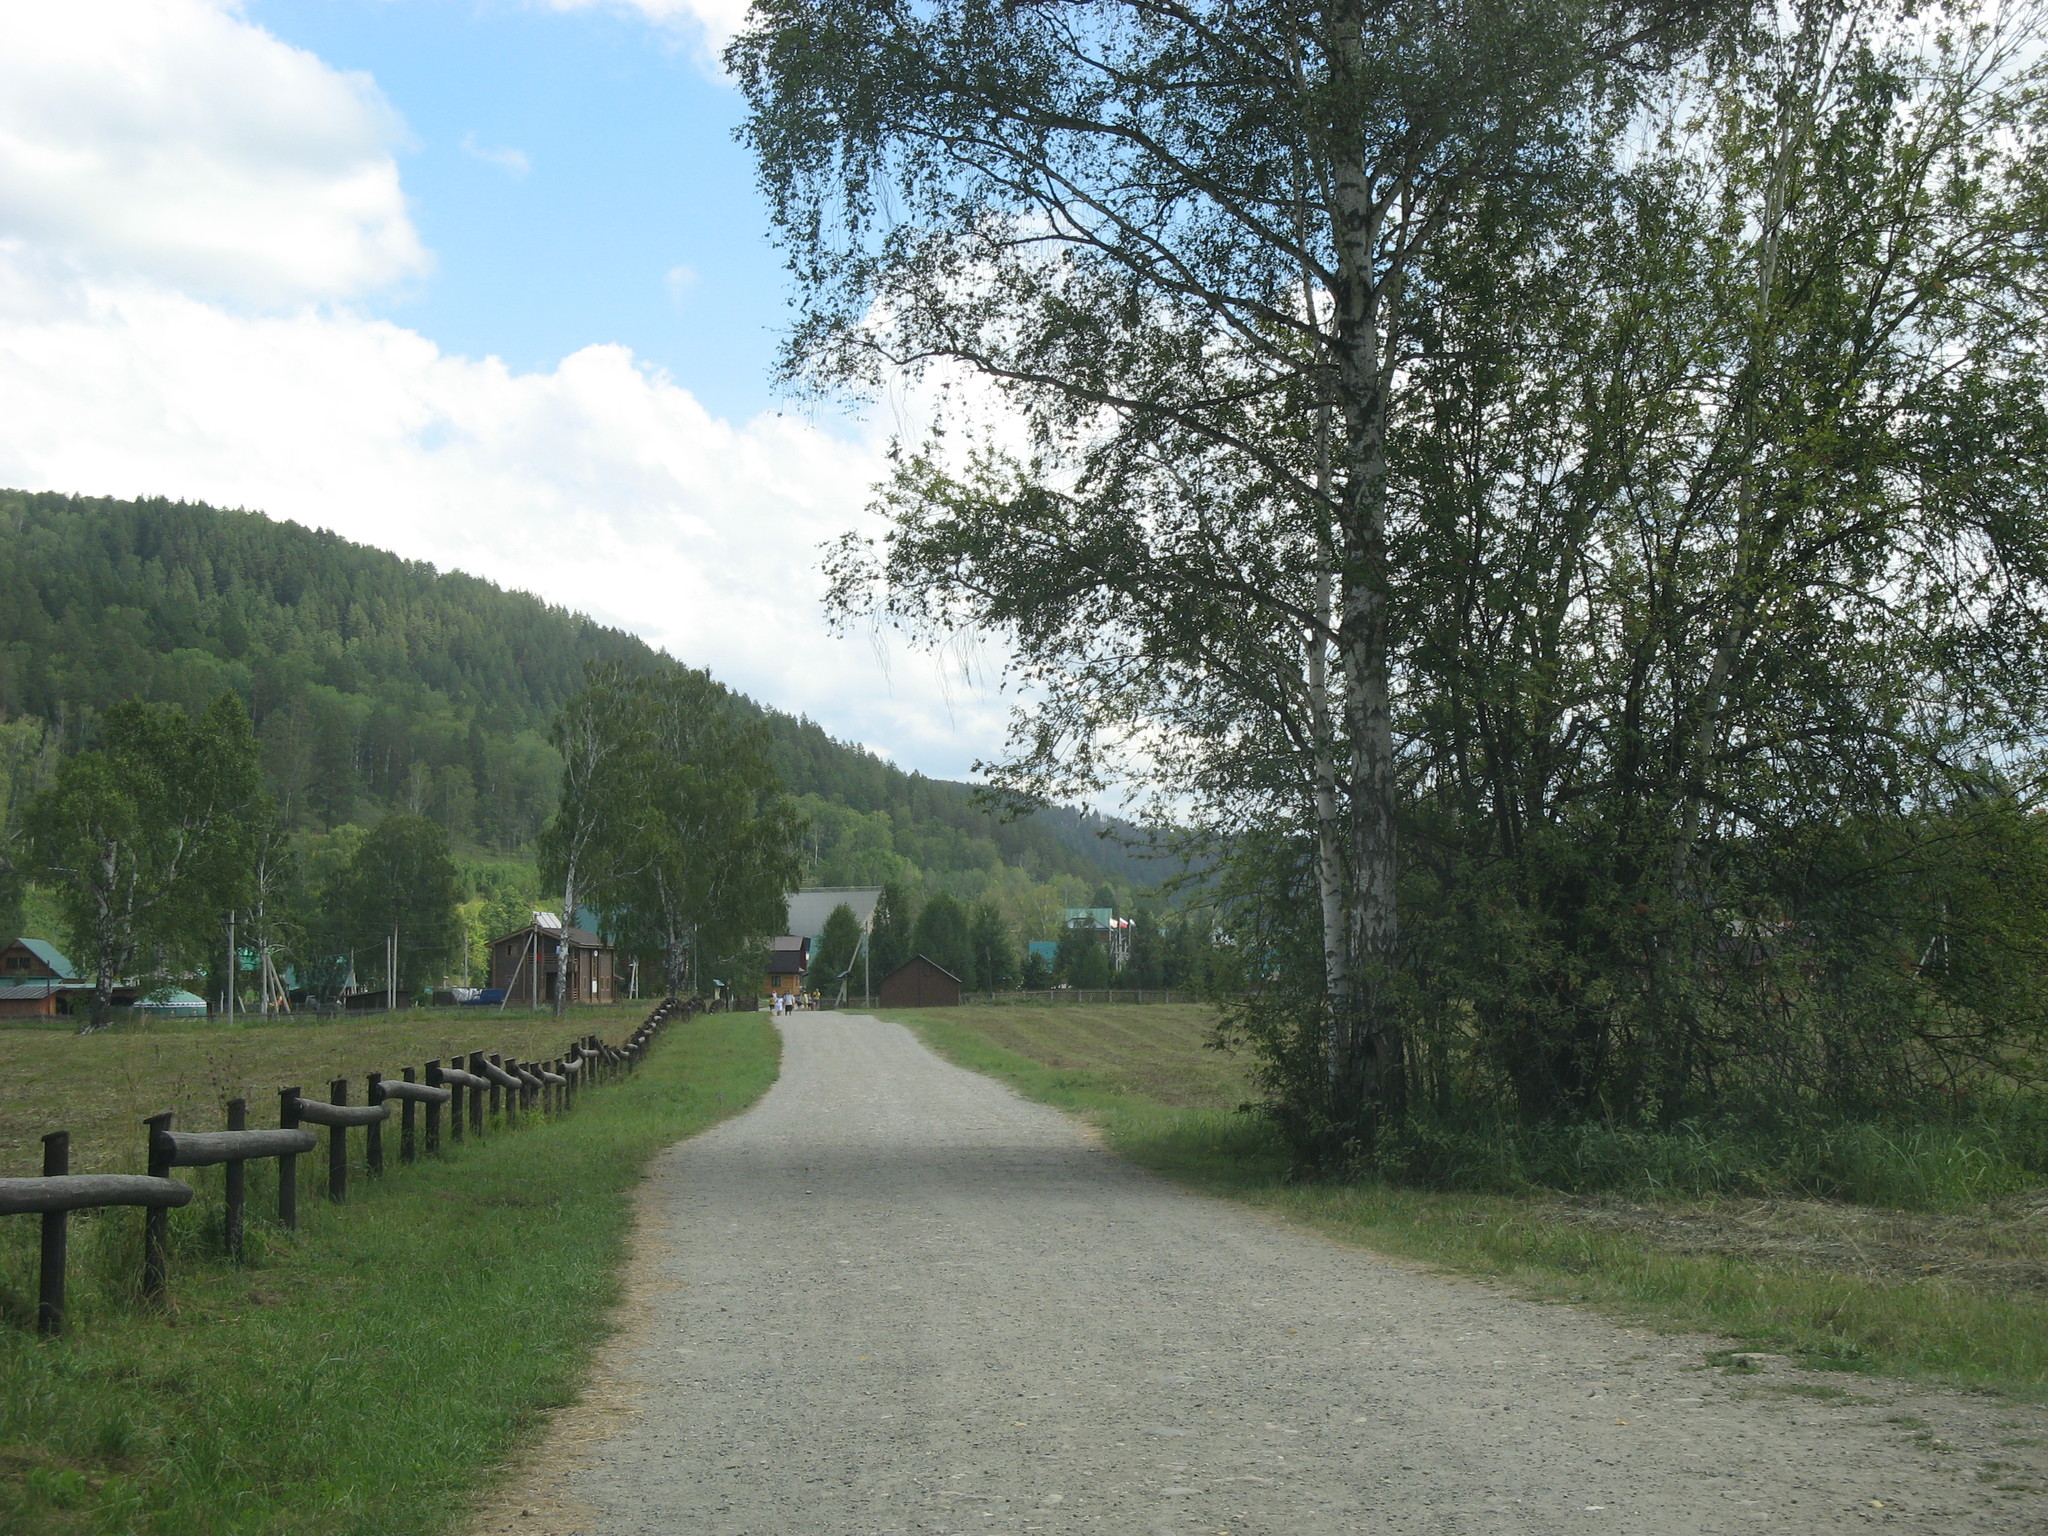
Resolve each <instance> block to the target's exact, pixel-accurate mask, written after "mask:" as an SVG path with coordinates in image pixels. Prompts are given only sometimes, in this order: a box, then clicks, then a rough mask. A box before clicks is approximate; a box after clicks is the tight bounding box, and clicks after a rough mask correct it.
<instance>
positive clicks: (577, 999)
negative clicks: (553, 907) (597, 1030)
mask: <svg viewBox="0 0 2048 1536" xmlns="http://www.w3.org/2000/svg"><path fill="white" fill-rule="evenodd" d="M562 941H566V947H567V957H568V961H569V985H568V988H567V995H568V999H569V1001H570V1002H572V1003H615V1002H617V1001H618V1000H619V989H618V956H617V955H616V954H615V953H614V952H613V951H612V948H611V946H610V945H608V944H606V943H605V941H604V940H603V939H601V938H599V937H598V936H597V935H596V934H594V933H592V932H590V930H588V929H587V928H568V929H564V928H563V926H562V920H561V919H560V918H559V917H557V916H556V915H555V914H554V913H552V912H536V913H534V914H533V921H532V922H531V923H529V924H527V925H526V926H525V927H524V928H515V929H514V930H513V931H512V932H510V933H508V934H506V935H505V936H504V937H502V938H497V939H493V940H491V985H492V986H493V987H496V988H500V989H502V990H503V992H504V994H505V1001H506V1002H508V1003H521V1004H526V1005H529V1006H534V1007H538V1006H540V1005H542V1004H546V1003H552V1002H553V1001H554V998H555V971H556V966H557V964H558V961H557V949H558V947H559V944H560V943H561V942H562Z"/></svg>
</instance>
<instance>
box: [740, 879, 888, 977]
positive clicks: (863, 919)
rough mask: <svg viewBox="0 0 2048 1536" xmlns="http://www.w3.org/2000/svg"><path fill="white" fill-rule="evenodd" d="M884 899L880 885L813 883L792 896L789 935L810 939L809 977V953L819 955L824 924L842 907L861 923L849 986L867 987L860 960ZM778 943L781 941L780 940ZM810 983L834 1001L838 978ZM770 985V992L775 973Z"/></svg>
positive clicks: (808, 966)
mask: <svg viewBox="0 0 2048 1536" xmlns="http://www.w3.org/2000/svg"><path fill="white" fill-rule="evenodd" d="M881 902H882V888H881V887H880V886H879V885H814V886H812V887H810V888H809V889H807V890H802V891H798V892H797V893H796V894H795V895H793V896H791V897H790V898H789V934H788V935H787V937H790V938H799V939H805V940H808V941H809V946H810V947H809V950H808V951H807V953H806V955H805V961H804V966H805V973H806V977H807V979H808V973H809V969H810V956H811V955H815V954H817V952H818V950H819V947H820V946H821V945H822V944H823V943H824V941H825V924H826V922H827V921H829V920H830V918H831V916H832V914H833V913H834V912H836V911H837V910H838V909H839V908H840V907H842V906H843V907H845V908H847V909H848V910H849V911H851V912H852V913H853V920H854V921H855V922H856V923H858V924H859V925H860V945H859V947H858V948H856V949H855V950H854V965H853V968H852V972H851V974H850V975H849V976H848V978H847V981H848V986H849V989H850V990H851V991H854V992H865V991H866V990H867V983H866V981H865V979H864V974H863V972H862V970H861V964H860V962H861V959H862V957H863V956H864V954H865V952H866V949H867V942H868V935H869V934H870V933H871V932H872V931H873V930H874V926H875V908H876V907H878V906H880V905H881ZM776 942H777V943H780V942H782V941H781V940H779V939H778V940H777V941H776ZM771 953H772V952H771ZM811 985H812V986H813V987H814V988H815V989H816V990H818V991H819V992H823V993H825V994H827V996H826V999H825V1000H826V1001H827V1002H828V1003H829V1002H831V1001H832V994H836V993H837V992H838V990H839V977H838V976H837V975H832V976H818V977H816V978H815V979H812V980H811ZM768 988H769V990H770V991H771V992H772V991H774V990H775V982H774V979H773V976H772V975H771V977H770V979H769V983H768Z"/></svg>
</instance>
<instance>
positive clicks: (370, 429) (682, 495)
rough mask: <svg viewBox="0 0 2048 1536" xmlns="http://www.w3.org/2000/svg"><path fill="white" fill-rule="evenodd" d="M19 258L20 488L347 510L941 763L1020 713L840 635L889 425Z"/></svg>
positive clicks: (768, 694) (16, 457)
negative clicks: (63, 284) (821, 560)
mask: <svg viewBox="0 0 2048 1536" xmlns="http://www.w3.org/2000/svg"><path fill="white" fill-rule="evenodd" d="M6 275H7V266H6V263H5V261H4V260H0V420H5V421H6V422H7V423H8V430H7V432H6V433H5V434H0V485H8V486H18V487H24V488H28V489H50V490H62V491H71V492H78V493H82V494H92V495H114V496H142V495H165V496H174V497H188V498H192V499H195V500H205V501H210V502H213V503H215V504H217V505H224V506H245V507H251V508H255V509H258V510H261V511H265V512H268V513H270V514H271V515H273V516H276V517H286V518H292V519H294V520H296V521H300V522H305V523H310V524H314V525H316V526H320V527H326V528H332V529H334V530H336V531H337V532H339V533H342V534H344V535H346V536H347V537H349V538H352V539H357V540H360V541H363V542H365V543H369V544H374V545H377V546H379V547H380V548H384V549H390V550H395V551H397V552H398V553H400V554H402V555H405V556H407V557H409V558H413V559H423V560H430V561H432V562H434V563H435V564H436V565H439V566H441V567H443V568H450V567H454V568H459V569H462V570H465V571H470V572H472V573H474V574H476V575H480V576H484V577H487V578H489V579H491V580H494V581H497V582H500V583H502V584H503V585H506V586H509V587H515V588H521V589H524V590H527V591H531V592H534V593H537V594H539V595H540V596H542V597H544V598H546V599H548V600H549V601H551V602H556V603H561V604H565V605H567V606H570V607H572V608H576V609H580V610H582V611H585V612H588V613H591V614H593V615H595V616H596V617H598V618H600V619H602V620H604V621H606V622H608V623H613V624H617V625H619V626H621V627H623V628H626V629H629V630H632V631H634V632H636V633H638V634H640V635H642V636H644V637H646V638H647V639H649V640H650V641H652V642H654V643H655V644H658V645H661V646H664V647H666V648H667V649H668V650H669V651H670V652H671V653H672V654H674V655H676V656H678V657H680V658H681V659H683V660H685V661H688V662H691V663H692V664H694V665H699V666H707V667H709V668H710V669H711V671H712V672H713V673H714V675H716V676H718V677H719V678H721V679H722V680H724V681H726V682H728V683H730V684H732V685H733V686H735V687H738V688H740V689H742V690H743V691H746V692H748V693H750V694H752V695H753V696H754V697H756V698H758V699H761V700H762V701H763V702H766V703H771V704H774V705H777V706H778V707H781V708H784V709H789V710H792V711H796V712H801V713H808V714H810V715H811V716H812V717H813V718H815V719H817V720H819V721H820V722H821V723H823V724H825V725H826V727H827V728H828V729H830V730H831V731H833V732H834V734H837V735H840V736H842V737H847V738H851V739H858V740H863V741H871V742H874V743H877V744H878V745H884V746H887V747H888V748H889V749H890V750H891V751H892V752H893V754H894V755H895V756H897V757H898V758H899V759H902V760H907V761H910V762H914V763H917V764H918V765H920V766H923V767H925V768H927V770H928V771H934V772H943V773H960V772H963V771H965V768H966V766H967V764H968V763H969V762H970V761H971V760H972V758H973V757H974V756H975V754H976V752H977V750H979V749H980V748H981V747H983V746H985V745H986V744H989V743H992V742H993V741H995V740H996V739H998V737H999V733H1000V730H1001V723H1002V719H1001V709H1000V707H999V705H998V702H997V701H995V700H993V699H990V698H986V697H984V696H983V695H982V693H981V692H980V690H979V689H977V688H975V687H972V686H967V685H963V684H962V683H961V682H960V681H959V679H958V677H957V675H942V674H941V672H940V671H939V670H938V668H937V667H935V664H934V663H933V661H932V660H931V659H929V658H927V657H924V656H922V655H912V654H908V653H906V652H904V651H903V650H901V649H900V648H899V647H895V646H893V645H892V646H887V647H885V648H884V649H883V652H882V654H881V655H879V656H878V655H877V651H876V647H875V645H874V642H872V641H871V640H870V639H869V638H868V637H866V636H855V637H849V638H835V637H833V636H831V635H830V634H828V632H827V626H826V623H825V620H824V618H823V616H822V612H821V609H820V597H821V595H822V591H823V578H822V576H821V575H820V574H819V572H818V570H817V554H818V546H819V545H820V544H821V543H822V542H823V541H824V540H826V539H829V538H831V537H834V536H835V535H837V534H839V533H840V532H842V531H843V530H845V529H846V528H848V527H851V526H855V525H858V524H859V523H861V522H862V521H863V520H864V518H865V513H864V511H863V507H864V503H865V501H866V499H867V487H868V486H869V485H871V484H872V483H873V482H874V481H875V480H876V479H877V478H878V477H879V475H880V474H881V472H882V469H883V462H882V455H881V451H880V447H879V445H878V444H877V443H876V442H874V441H870V440H850V439H847V438H842V437H834V436H832V435H830V434H828V433H826V432H825V431H823V430H821V429H820V428H818V427H816V426H813V425H811V424H810V423H808V422H806V421H804V420H802V419H800V418H797V417H781V416H763V417H760V418H758V419H756V420H754V421H752V422H748V423H745V424H743V425H735V424H733V423H730V422H726V421H722V420H719V419H717V418H715V417H713V416H712V415H711V414H710V413H709V412H707V411H706V410H705V409H704V408H703V406H702V405H701V404H699V403H698V401H697V400H696V398H695V397H694V396H692V395H691V394H690V393H689V392H688V391H687V390H684V389H682V388H680V387H678V386H677V385H676V384H675V383H673V382H672V381H670V380H668V379H666V378H664V377H663V376H661V375H660V374H658V373H656V372H653V371H651V370H649V369H647V368H645V367H643V366H641V365H640V364H638V363H637V362H636V361H635V359H634V358H633V356H632V354H631V353H630V352H628V351H627V350H626V349H624V348H621V347H614V346H594V347H587V348H585V349H583V350H582V351H580V352H577V353H575V354H574V355H572V356H570V357H568V358H566V359H564V360H563V361H562V362H561V363H560V364H559V365H558V366H557V367H555V368H554V369H552V370H550V371H548V372H541V373H517V372H514V371H512V370H511V369H509V368H507V367H506V366H505V365H504V364H503V363H501V362H499V361H498V360H497V359H495V358H488V359H484V360H481V361H479V360H476V359H471V358H464V357H453V356H449V355H447V354H444V353H443V352H441V351H440V350H439V349H437V348H436V347H435V346H434V345H433V344H432V343H431V342H429V341H427V340H426V339H425V338H423V337H421V336H419V335H418V334H416V333H414V332H411V331H408V330H405V329H403V328H401V327H399V326H396V325H392V324H390V323H388V322H385V321H377V320H370V319H365V318H362V317H360V316H354V315H348V314H338V315H337V314H320V313H313V312H305V313H300V314H296V315H268V316H251V315H246V314H238V313H235V312H232V311H230V310H229V309H227V308H226V307H224V306H221V305H217V304H211V303H207V302H204V301H201V300H197V299H194V298H191V297H189V296H186V295H180V294H175V293H171V292H167V291H165V290H162V289H150V288H144V287H141V286H134V285H130V286H108V285H92V284H86V285H76V284H74V285H72V286H71V287H70V288H68V289H67V290H65V291H64V292H62V293H55V294H53V293H50V292H47V291H40V292H39V291H37V284H36V283H35V282H34V281H33V280H32V279H28V278H24V277H23V276H22V275H21V274H20V273H19V272H18V271H16V272H14V273H13V274H12V276H13V280H12V281H5V280H4V278H5V277H6Z"/></svg>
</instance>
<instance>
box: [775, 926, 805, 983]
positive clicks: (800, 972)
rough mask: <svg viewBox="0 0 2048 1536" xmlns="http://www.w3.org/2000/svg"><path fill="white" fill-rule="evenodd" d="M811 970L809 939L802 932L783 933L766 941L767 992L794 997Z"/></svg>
mask: <svg viewBox="0 0 2048 1536" xmlns="http://www.w3.org/2000/svg"><path fill="white" fill-rule="evenodd" d="M810 970H811V941H810V939H809V938H808V937H806V936H804V935H802V934H789V933H785V934H783V935H782V936H781V937H779V938H773V939H770V940H769V941H768V994H769V996H771V997H774V996H778V995H779V996H782V997H796V996H798V995H799V994H800V993H802V991H803V989H804V978H805V977H806V976H808V975H809V974H810Z"/></svg>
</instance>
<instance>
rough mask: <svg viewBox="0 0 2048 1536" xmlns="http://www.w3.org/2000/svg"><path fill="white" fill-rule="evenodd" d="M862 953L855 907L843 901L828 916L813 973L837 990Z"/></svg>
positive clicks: (812, 967)
mask: <svg viewBox="0 0 2048 1536" xmlns="http://www.w3.org/2000/svg"><path fill="white" fill-rule="evenodd" d="M859 953H860V919H859V918H858V917H856V916H854V913H853V908H852V907H850V906H848V905H847V904H846V903H845V902H843V901H842V902H840V903H839V905H838V906H836V907H834V908H833V909H832V913H831V915H830V916H829V917H827V918H826V919H825V931H824V933H823V934H821V935H820V936H819V939H818V952H817V954H815V955H814V956H812V957H811V974H812V975H814V976H816V977H818V978H820V980H821V981H822V982H823V983H824V984H825V986H827V987H829V988H830V989H832V990H833V991H834V992H835V993H836V992H837V990H838V984H839V979H840V977H842V976H846V975H847V974H848V967H850V966H851V965H852V964H853V962H854V959H855V957H856V956H857V955H858V954H859Z"/></svg>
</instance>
